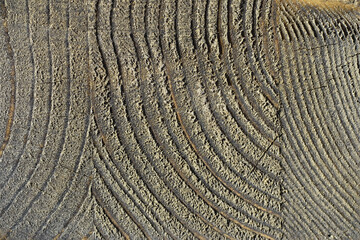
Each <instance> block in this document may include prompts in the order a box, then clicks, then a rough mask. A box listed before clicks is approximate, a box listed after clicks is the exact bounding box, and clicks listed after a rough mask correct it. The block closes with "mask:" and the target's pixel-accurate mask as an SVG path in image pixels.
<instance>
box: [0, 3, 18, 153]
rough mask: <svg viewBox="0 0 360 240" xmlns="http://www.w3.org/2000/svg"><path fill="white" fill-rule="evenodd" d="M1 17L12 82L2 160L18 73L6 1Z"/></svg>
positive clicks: (12, 110)
mask: <svg viewBox="0 0 360 240" xmlns="http://www.w3.org/2000/svg"><path fill="white" fill-rule="evenodd" d="M0 11H1V13H0V15H1V18H2V22H3V26H2V27H3V29H4V37H5V41H6V43H5V45H6V53H7V55H8V56H7V57H8V58H9V59H10V65H11V67H10V77H11V78H10V82H11V95H10V105H9V112H8V120H7V123H6V128H5V136H4V137H3V140H2V143H1V146H0V159H1V157H2V155H3V153H4V150H5V148H6V146H7V144H8V142H9V139H10V134H11V127H12V125H13V120H14V114H15V101H16V99H15V95H16V72H15V60H14V51H13V49H12V46H11V39H10V36H9V29H8V22H7V18H8V14H7V11H8V10H7V8H6V3H5V0H1V1H0Z"/></svg>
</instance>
